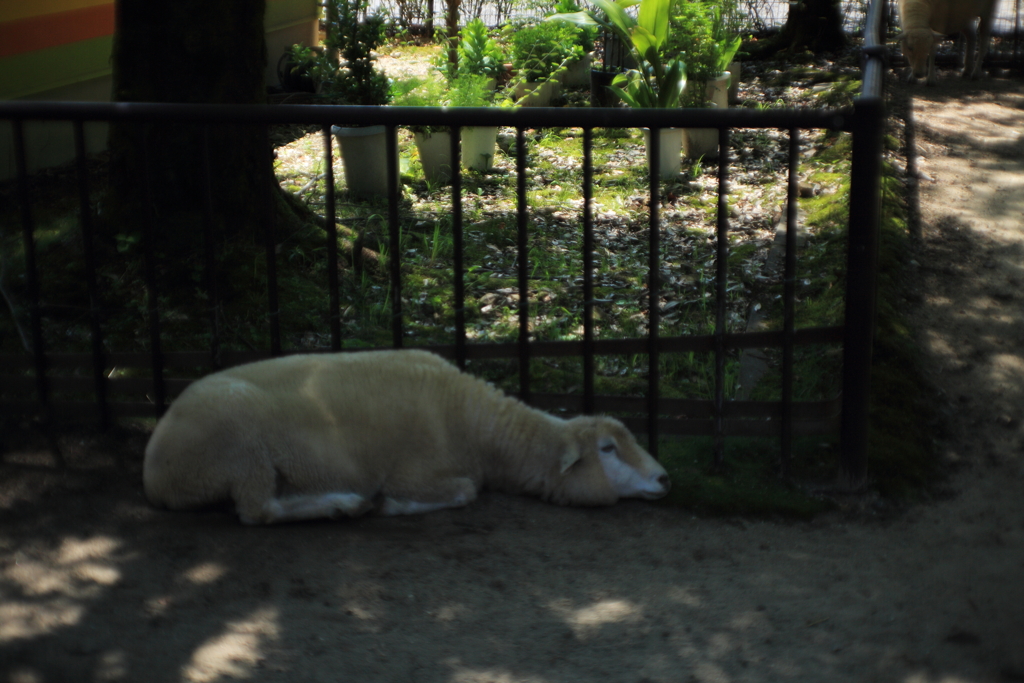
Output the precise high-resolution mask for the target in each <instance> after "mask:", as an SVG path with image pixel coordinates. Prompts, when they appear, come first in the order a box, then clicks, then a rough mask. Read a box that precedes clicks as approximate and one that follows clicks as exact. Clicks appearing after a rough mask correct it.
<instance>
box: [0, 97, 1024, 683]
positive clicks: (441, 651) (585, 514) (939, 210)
mask: <svg viewBox="0 0 1024 683" xmlns="http://www.w3.org/2000/svg"><path fill="white" fill-rule="evenodd" d="M914 93H915V96H916V101H915V105H914V110H915V123H916V125H915V127H914V130H915V132H916V139H917V146H918V148H919V150H920V154H921V156H920V158H919V159H918V160H917V163H916V170H915V165H914V164H912V165H911V167H910V168H911V171H910V172H911V174H915V173H916V175H917V176H918V178H914V177H911V178H909V179H908V182H910V183H911V185H912V186H915V187H916V189H917V190H918V191H919V195H920V202H921V219H922V220H921V242H920V248H919V253H918V254H916V256H915V261H916V263H917V268H918V270H919V271H920V278H919V281H920V289H919V291H918V292H916V293H913V294H912V295H911V296H910V298H909V299H908V302H907V306H908V311H909V312H910V315H911V318H912V321H913V323H914V324H915V326H916V327H917V329H919V331H920V334H921V338H922V342H923V348H924V350H925V353H927V354H928V356H929V368H930V370H931V373H932V378H933V380H934V382H935V385H936V387H937V392H936V400H937V401H939V404H940V409H941V411H942V413H943V415H944V417H945V419H944V422H945V424H944V426H943V428H942V429H941V430H940V431H939V432H937V435H936V438H937V439H938V440H939V448H940V452H941V453H942V455H943V457H946V458H948V459H950V460H952V461H954V462H956V463H958V464H959V466H958V467H957V469H956V471H955V473H954V475H953V477H952V479H951V481H950V483H949V486H948V488H949V491H948V495H946V496H943V497H942V498H941V499H940V500H937V501H935V502H932V503H929V504H922V505H918V506H914V507H912V508H910V509H908V510H903V511H901V512H899V513H895V514H894V513H891V512H888V513H885V514H876V512H874V511H873V509H872V507H871V506H870V505H867V504H861V505H857V504H853V505H851V506H850V507H851V509H852V510H854V511H852V512H850V511H848V512H844V513H835V514H833V515H830V516H828V517H825V518H821V519H818V520H816V521H814V522H810V523H791V522H779V521H771V520H751V519H705V518H695V517H693V516H692V515H691V514H689V513H687V512H685V511H680V510H675V509H668V508H665V507H659V506H657V505H651V504H645V503H639V502H630V503H623V504H620V505H618V506H615V507H613V508H609V509H601V510H586V509H567V508H557V507H553V506H548V505H545V504H543V503H540V502H537V501H534V500H529V499H521V498H514V497H508V496H502V495H490V494H489V495H485V496H484V497H483V498H482V499H481V500H480V501H478V502H476V503H474V504H473V505H472V506H470V507H469V508H467V509H465V510H459V511H445V512H439V513H434V514H429V515H424V516H420V517H410V518H400V519H383V518H367V519H359V520H355V521H345V522H338V523H310V524H295V525H288V526H283V527H278V528H248V527H243V526H240V525H239V524H238V523H237V521H236V520H235V518H234V517H233V516H231V515H228V514H225V513H219V512H207V513H196V514H190V513H170V512H161V511H157V510H154V509H151V508H150V507H149V506H147V504H146V502H145V500H144V499H143V497H142V494H141V486H140V469H141V464H140V459H139V458H140V453H141V452H142V449H143V446H144V444H145V439H146V434H145V433H142V432H133V433H127V434H126V433H119V434H111V435H105V436H94V435H74V436H62V437H59V438H58V439H57V443H58V445H59V446H60V449H61V451H62V452H63V455H64V457H65V459H66V461H67V467H66V469H64V470H62V471H59V470H57V469H55V468H54V459H53V456H52V453H51V452H50V449H49V448H48V447H47V446H46V442H45V440H44V439H42V438H37V439H35V440H27V441H25V440H21V439H14V438H13V437H11V438H9V440H8V441H7V443H6V452H5V453H4V455H3V458H4V459H3V463H2V464H0V683H8V682H15V681H16V682H18V683H28V682H37V681H47V682H49V681H79V680H82V681H87V680H102V681H227V680H257V681H320V680H324V681H326V680H330V681H342V680H343V681H348V680H353V681H443V682H451V683H469V682H481V683H482V682H485V681H489V682H490V681H493V682H498V683H512V682H536V683H556V682H563V681H566V682H567V681H624V682H628V683H641V682H653V681H707V682H712V681H873V680H878V681H900V682H904V683H932V682H934V683H939V682H944V683H945V682H950V683H951V682H953V681H970V682H981V681H1024V500H1022V495H1021V476H1022V474H1024V424H1022V422H1021V417H1022V416H1021V405H1022V404H1024V401H1022V399H1024V305H1022V304H1024V295H1022V294H1021V283H1022V282H1024V228H1022V216H1024V187H1022V185H1024V168H1022V165H1024V154H1022V151H1024V147H1022V138H1021V133H1020V131H1021V130H1024V87H1022V86H1021V84H1020V83H1010V82H1007V81H996V80H990V81H986V82H984V83H981V84H973V85H968V86H965V85H963V84H960V83H951V82H948V81H947V82H945V83H944V84H943V85H941V86H939V87H937V88H934V89H925V88H923V87H922V88H917V89H915V90H914ZM8 436H10V435H8ZM3 451H4V449H2V448H0V452H3ZM853 502H854V503H856V502H857V501H853Z"/></svg>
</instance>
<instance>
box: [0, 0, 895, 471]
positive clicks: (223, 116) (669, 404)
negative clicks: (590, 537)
mask: <svg viewBox="0 0 1024 683" xmlns="http://www.w3.org/2000/svg"><path fill="white" fill-rule="evenodd" d="M875 7H876V9H877V8H879V7H881V4H880V3H878V4H876V6H875ZM873 12H874V14H873V16H872V22H873V23H872V24H871V25H872V26H874V27H876V33H873V34H872V33H871V32H869V35H868V38H867V40H866V41H865V42H866V47H865V48H864V73H863V89H862V92H861V94H860V96H859V97H858V98H857V99H856V100H855V103H854V105H853V106H852V107H849V108H844V109H840V110H826V111H815V110H768V111H754V110H748V109H730V110H726V111H721V110H687V109H675V110H627V109H606V108H561V109H548V108H535V109H529V108H520V109H461V110H449V111H445V110H435V109H426V108H401V107H385V108H378V107H335V106H293V105H277V106H267V107H237V106H218V105H206V106H203V105H156V104H82V103H44V102H7V103H0V120H9V121H11V122H12V124H13V131H14V142H15V152H16V163H17V168H18V180H17V183H18V185H17V188H18V192H17V193H16V194H18V195H20V197H21V202H20V203H21V207H22V209H21V213H20V221H21V234H22V240H23V244H24V253H25V277H26V283H25V287H26V291H27V293H28V299H29V302H28V306H29V308H30V321H31V322H30V325H29V336H30V338H31V339H30V343H29V345H30V347H31V352H29V353H4V354H0V411H3V412H5V413H21V414H25V413H38V414H42V415H44V416H49V417H53V418H63V417H78V418H81V417H89V416H91V417H94V418H96V419H98V420H99V421H100V422H101V423H104V424H105V423H107V422H108V421H109V420H111V419H113V418H117V417H123V416H158V415H160V414H162V412H163V411H164V410H165V408H166V405H167V403H168V401H169V400H170V399H172V398H173V397H174V396H175V395H177V394H178V393H180V391H181V390H183V389H184V387H185V386H187V384H188V383H189V381H191V380H190V379H189V378H184V377H180V376H177V377H176V376H174V375H176V374H179V372H180V371H182V370H184V369H194V368H198V367H206V368H209V369H211V370H212V369H215V368H216V367H221V366H228V365H233V364H238V363H242V362H248V361H253V360H257V359H260V358H266V357H269V356H274V355H279V354H281V353H282V343H281V336H282V334H281V322H280V311H279V306H278V285H277V282H276V278H275V259H276V258H277V256H276V255H275V249H274V246H275V240H274V235H273V229H272V225H271V224H269V223H268V225H267V226H265V228H266V229H265V230H264V233H263V234H264V236H265V240H266V244H265V246H266V269H267V273H268V278H267V280H268V290H267V292H266V301H267V306H268V321H269V323H268V324H269V325H270V335H269V338H270V344H269V348H266V349H265V350H262V351H260V350H257V351H244V352H243V351H227V350H222V349H220V340H219V339H218V332H217V330H216V325H215V324H214V325H213V327H214V329H213V330H212V332H211V343H210V347H209V348H206V349H197V350H194V351H185V352H166V351H163V350H162V342H163V336H162V332H161V322H162V321H161V310H160V307H159V303H158V302H159V300H160V296H159V283H158V282H157V279H156V276H155V272H156V263H155V260H156V258H157V257H156V256H155V252H154V250H153V248H152V243H153V231H154V226H153V225H152V224H151V223H150V222H144V225H143V235H144V240H143V241H144V243H145V244H144V246H145V282H146V289H147V297H146V300H147V302H148V304H147V305H148V310H147V319H148V327H149V331H148V334H149V344H148V346H149V349H150V350H149V351H148V352H143V353H140V352H119V351H116V350H112V349H108V348H106V346H105V344H104V330H103V325H102V316H101V315H100V311H99V310H98V304H96V303H95V302H97V301H98V300H99V298H100V296H101V295H102V292H101V289H102V288H101V283H100V282H99V281H98V279H97V270H96V264H95V263H94V262H93V261H94V259H93V255H92V254H93V247H92V241H93V235H92V230H93V228H92V226H91V225H90V220H89V216H90V215H91V211H90V207H89V201H90V199H89V190H88V187H87V186H86V170H85V167H86V158H85V152H84V144H83V142H82V141H83V139H84V133H83V130H84V126H85V124H86V123H87V122H96V121H99V122H142V123H168V122H176V123H182V122H188V123H199V124H207V125H218V124H238V123H246V124H260V125H273V124H283V123H292V124H294V123H301V124H311V125H315V126H318V127H320V128H321V129H322V131H323V135H324V138H325V142H326V144H325V147H324V154H325V157H326V159H325V160H326V165H325V168H326V169H328V171H327V172H328V179H327V180H328V182H327V183H326V188H327V189H326V191H327V197H326V207H327V215H328V220H327V221H326V225H327V226H328V234H327V240H326V243H325V247H326V254H327V258H328V260H329V262H330V263H331V264H336V263H337V259H338V252H337V250H338V240H337V235H336V234H334V232H333V230H334V221H333V220H331V217H332V216H334V213H335V197H334V182H333V178H331V177H330V173H331V171H330V169H332V162H331V154H332V152H331V144H330V130H331V126H332V125H337V124H351V125H359V124H375V125H380V124H383V125H385V126H386V127H387V128H388V129H389V130H390V131H391V133H392V134H391V135H389V136H388V139H389V140H390V143H389V144H390V145H391V146H392V149H391V150H389V154H388V160H389V161H388V163H389V164H391V168H390V169H389V174H388V177H389V183H390V188H389V196H390V201H389V208H388V217H387V220H388V224H389V229H390V242H391V250H390V253H391V255H392V257H391V258H390V259H389V265H390V273H389V277H390V304H391V320H392V321H393V322H392V345H393V346H394V347H402V346H404V345H405V338H406V335H405V331H404V329H403V316H402V303H403V296H402V277H401V268H402V263H401V256H402V254H401V250H400V248H399V239H400V237H399V232H398V231H399V204H398V199H397V198H398V190H399V188H398V179H397V173H396V171H397V168H396V167H395V166H394V165H395V164H396V163H397V154H395V152H396V149H395V148H394V146H395V145H396V144H397V142H396V136H395V135H394V134H393V133H394V131H395V129H396V128H397V127H399V126H409V125H428V126H449V127H451V128H452V130H453V132H454V133H456V134H454V135H452V140H453V143H452V148H451V153H452V159H453V163H452V166H453V169H455V173H454V174H453V176H454V177H453V179H452V188H451V197H452V213H453V223H452V231H453V241H454V274H453V277H454V290H453V292H452V296H453V299H454V301H455V302H456V306H455V332H454V334H453V336H452V341H451V343H450V344H447V345H441V346H434V347H431V348H432V350H434V351H436V352H437V353H439V354H441V355H444V356H446V357H448V358H451V359H453V360H454V361H455V362H456V363H458V364H459V365H460V366H465V363H466V361H467V360H471V359H485V358H508V359H518V368H519V393H520V395H521V396H522V398H524V399H525V400H527V401H529V402H531V403H533V404H535V405H538V406H540V407H543V408H549V409H553V408H557V409H561V410H565V411H569V412H574V413H583V412H593V411H602V412H610V413H620V414H623V413H625V414H630V415H633V416H634V417H632V418H626V421H627V423H628V424H629V425H630V427H631V428H633V429H634V430H636V431H639V432H646V433H647V434H648V436H649V443H650V447H651V450H652V451H653V452H654V453H655V454H656V453H657V446H658V437H659V435H667V434H703V435H713V436H715V437H716V438H718V439H719V443H720V439H721V438H722V437H723V436H726V435H762V436H763V435H771V436H777V437H778V438H779V439H780V443H781V451H782V453H783V454H784V459H783V461H785V454H788V453H789V450H790V447H791V443H792V440H793V438H794V436H797V435H801V434H820V433H829V432H831V433H834V432H835V430H836V429H837V428H838V429H839V430H840V431H841V440H842V446H841V469H842V472H843V474H844V476H845V478H846V479H847V480H848V481H849V482H851V483H857V482H859V481H861V480H863V477H864V475H865V463H866V450H867V432H868V388H869V367H870V363H871V343H872V336H873V321H874V305H875V303H874V300H875V276H876V269H877V265H876V251H877V240H878V226H879V211H880V187H879V186H880V164H881V145H882V128H883V120H884V107H883V101H882V95H881V85H882V83H881V82H882V72H883V64H882V56H883V51H884V46H882V45H881V44H880V43H879V41H878V40H877V39H876V38H875V37H874V36H876V35H877V26H878V21H879V15H878V12H877V11H874V10H873ZM30 121H68V122H71V125H73V127H74V130H75V135H76V139H77V141H78V178H79V185H78V189H79V195H80V198H81V211H80V226H79V228H80V232H81V242H82V245H83V249H84V258H85V270H86V282H85V283H83V286H84V287H87V288H88V291H89V294H90V300H91V301H92V302H94V303H93V306H94V310H92V311H91V318H90V319H91V327H90V338H91V345H92V346H91V348H92V352H91V353H77V354H76V353H55V352H52V351H50V350H48V344H47V340H45V339H44V338H43V331H42V330H43V328H42V325H41V302H40V293H39V292H40V282H41V279H42V278H45V277H46V274H45V273H41V272H39V270H38V267H37V264H36V260H35V256H34V255H35V253H36V245H35V241H36V239H37V236H36V234H35V228H34V225H33V216H32V212H31V210H30V206H29V202H28V182H29V178H28V175H27V170H26V169H27V165H26V159H25V148H24V137H23V132H24V131H23V128H24V124H25V122H30ZM471 125H472V126H508V127H512V128H514V129H515V130H516V158H517V170H518V188H517V189H518V208H517V221H518V235H519V238H518V240H519V241H518V285H519V287H518V291H519V292H520V293H523V295H522V296H520V300H519V318H518V319H519V334H518V340H517V341H516V342H512V343H475V342H473V341H471V340H470V339H468V338H467V333H466V321H465V315H464V310H463V307H462V304H463V302H464V301H465V279H464V278H465V271H466V268H465V264H464V263H463V253H462V251H463V247H462V239H463V209H462V181H461V175H460V173H459V171H458V169H459V163H458V159H459V147H458V140H459V136H458V134H457V132H458V129H459V128H460V127H463V126H471ZM641 126H645V127H650V128H651V129H652V131H656V130H658V129H661V128H666V127H682V128H698V127H699V128H716V129H717V130H718V131H719V143H720V149H721V155H722V156H721V159H720V163H719V173H718V212H717V228H716V230H717V234H716V239H717V244H718V250H717V254H718V256H717V264H716V269H717V277H716V282H715V286H716V287H717V294H718V295H717V297H716V306H717V310H716V320H717V325H716V327H715V330H716V331H715V332H714V333H713V334H708V335H702V336H684V337H667V336H662V334H661V332H660V327H661V326H660V321H659V306H658V305H657V304H656V302H658V301H659V277H658V276H657V274H658V273H659V272H660V270H661V268H662V264H661V263H660V261H659V258H660V257H659V254H660V249H659V237H660V229H659V226H660V216H659V213H660V210H661V205H662V198H661V197H660V184H659V178H658V172H659V171H658V168H657V164H651V171H650V178H649V192H650V195H649V203H648V205H649V218H648V220H649V230H648V236H649V237H648V238H649V245H648V253H649V263H648V272H649V277H648V278H647V282H648V283H649V284H648V288H649V291H648V293H647V294H648V297H647V301H648V302H651V303H650V305H649V320H648V323H649V324H648V332H647V334H646V336H644V337H642V338H631V339H597V338H596V337H595V332H594V315H593V312H594V277H593V276H594V263H593V251H594V237H593V235H594V233H593V225H594V218H593V215H592V210H591V199H592V196H593V183H594V169H593V162H592V155H591V150H592V144H593V131H594V130H595V129H600V128H606V127H617V128H621V127H641ZM544 127H575V128H582V129H583V131H584V136H583V150H584V152H583V160H582V165H583V178H584V180H583V196H584V202H583V207H584V208H583V216H582V234H583V247H582V249H583V254H582V258H583V264H584V267H583V273H582V274H581V275H582V278H583V301H584V311H583V321H584V324H583V334H582V339H580V340H578V341H536V340H531V338H530V333H529V313H528V310H529V303H530V302H529V296H528V294H527V293H528V292H529V291H530V286H529V271H528V251H527V227H528V219H529V207H528V205H527V201H526V191H525V184H524V178H525V176H526V173H525V171H526V169H525V163H526V162H525V157H526V155H525V149H526V147H525V140H524V134H525V131H526V130H527V129H532V128H544ZM745 128H770V129H783V130H788V131H789V141H790V142H789V159H790V163H789V180H788V197H789V202H788V206H789V207H790V208H789V212H788V215H787V217H786V221H787V231H786V235H787V238H786V244H785V246H786V259H785V274H784V279H785V283H786V284H785V291H784V309H785V315H784V324H783V328H782V329H781V330H778V331H762V332H744V333H729V332H727V329H726V325H725V301H726V295H725V291H726V287H727V284H728V283H727V274H728V270H727V264H728V258H729V254H728V236H729V217H728V211H727V205H726V196H727V183H728V179H729V178H728V175H729V166H730V165H729V156H728V155H729V149H730V131H731V130H733V129H745ZM815 129H819V130H820V129H829V130H838V131H846V132H849V133H850V134H851V135H852V145H853V147H852V171H851V173H852V177H851V198H850V203H849V204H850V215H849V238H848V245H849V246H848V248H849V253H848V272H847V291H846V307H845V324H844V325H842V326H835V327H824V328H797V327H796V326H795V323H794V300H795V294H794V286H793V285H794V278H795V262H796V244H795V240H796V233H797V230H796V222H797V213H796V208H795V207H796V205H797V202H796V199H797V192H798V189H797V188H798V183H797V158H798V149H799V147H798V145H799V139H800V131H802V130H815ZM651 140H652V142H651V146H652V149H651V150H650V154H651V157H652V158H654V159H657V158H658V150H657V146H658V144H659V142H658V140H659V136H658V135H652V136H651ZM267 175H268V179H267V182H268V184H269V183H271V182H277V181H276V179H275V178H274V177H273V174H270V173H268V174H267ZM268 191H269V187H268ZM13 227H14V226H4V230H5V232H7V231H8V230H10V229H12V228H13ZM197 258H198V259H200V260H201V259H202V258H203V255H202V254H197ZM207 263H210V261H209V260H207ZM328 274H329V281H328V282H327V283H325V285H326V286H327V287H328V288H329V290H330V306H331V313H330V320H331V325H330V328H331V329H330V350H333V351H338V350H340V349H342V347H343V339H342V332H341V327H340V325H339V324H338V320H339V299H338V281H337V268H336V266H334V265H332V267H330V268H328ZM208 295H209V296H216V293H215V292H208ZM825 343H827V344H837V343H841V344H842V348H843V372H842V392H841V400H839V399H840V397H835V399H834V400H831V401H822V402H798V401H794V399H793V350H794V348H795V347H797V346H800V345H806V344H825ZM750 348H776V349H781V351H782V387H783V389H782V400H781V401H773V402H766V401H733V400H727V397H726V392H725V386H724V385H725V381H724V376H723V375H724V371H723V368H724V362H725V357H726V354H727V353H729V352H735V351H736V350H742V349H750ZM683 352H701V353H709V354H713V355H714V357H715V359H716V361H715V367H716V372H715V378H716V380H715V390H714V398H713V399H711V400H690V399H674V398H665V397H663V396H662V390H661V388H660V378H659V362H658V359H659V357H660V356H663V355H665V354H674V353H683ZM623 353H628V354H642V355H646V356H647V357H648V359H649V363H648V367H649V381H648V390H647V392H646V396H643V397H623V396H602V395H598V394H596V392H595V390H594V359H595V358H596V357H599V356H602V355H610V354H623ZM556 356H561V357H566V356H575V357H581V358H582V359H583V378H584V382H583V384H584V386H583V391H582V394H573V395H568V394H565V395H552V394H540V393H537V392H534V391H532V390H531V373H530V362H529V361H530V359H533V358H546V357H556ZM115 365H116V366H118V367H129V368H136V369H140V368H141V369H146V368H148V369H149V370H150V372H149V375H150V376H148V377H124V378H115V377H110V376H109V372H110V368H111V367H113V366H115ZM83 367H87V368H89V371H88V372H87V373H85V374H84V375H83V374H81V368H83ZM62 368H65V369H68V368H76V369H78V372H79V374H76V375H73V376H67V375H65V376H60V373H61V369H62ZM174 371H178V372H174ZM56 390H59V391H60V392H65V393H66V392H83V393H84V392H88V393H89V394H91V395H92V396H93V399H92V400H91V401H87V402H86V401H81V400H79V401H71V400H64V399H62V398H55V396H56V395H57V394H56V393H55V391H56ZM133 391H135V392H137V391H143V392H145V393H146V395H147V396H148V397H149V399H150V401H148V402H146V401H138V402H126V401H116V400H112V399H111V398H110V397H111V396H115V395H125V394H128V393H131V392H133ZM838 406H841V407H838ZM636 415H642V416H644V417H635V416H636ZM716 457H719V458H720V457H721V449H720V448H719V449H718V455H717V456H716Z"/></svg>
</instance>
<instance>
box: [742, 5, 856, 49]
mask: <svg viewBox="0 0 1024 683" xmlns="http://www.w3.org/2000/svg"><path fill="white" fill-rule="evenodd" d="M846 44H847V40H846V35H845V34H844V33H843V15H842V11H841V8H840V3H839V0H800V1H799V2H795V3H790V5H789V16H788V18H787V19H786V25H785V26H783V27H782V30H781V31H780V32H779V33H778V35H776V36H775V37H774V38H772V39H770V40H767V41H764V42H763V43H762V46H758V47H757V48H755V49H752V50H748V52H750V53H751V55H752V56H753V57H755V58H763V57H769V56H771V54H773V53H776V52H788V53H790V54H793V53H797V52H804V51H806V50H810V51H811V52H813V53H814V54H822V53H828V52H835V51H836V50H839V49H841V48H843V47H845V46H846Z"/></svg>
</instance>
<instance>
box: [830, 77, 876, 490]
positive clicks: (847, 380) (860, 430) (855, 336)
mask: <svg viewBox="0 0 1024 683" xmlns="http://www.w3.org/2000/svg"><path fill="white" fill-rule="evenodd" d="M853 116H854V121H853V151H852V162H851V165H852V167H851V171H850V226H849V245H848V254H847V259H848V261H847V273H846V278H847V279H846V321H845V327H844V332H843V408H842V447H841V450H840V455H839V461H840V478H841V483H842V485H843V486H845V487H847V488H850V489H855V488H858V487H860V486H861V485H863V483H864V481H865V479H866V477H867V457H868V440H869V417H870V416H869V408H870V405H869V404H870V392H871V350H872V348H871V347H872V344H873V342H874V334H875V298H876V290H877V283H876V280H877V273H878V230H879V223H880V213H879V212H880V207H881V204H880V188H879V180H880V176H881V165H882V127H883V125H884V122H885V108H884V104H883V102H882V98H881V97H879V96H873V97H872V96H869V97H861V98H859V99H857V100H856V101H855V102H854V115H853Z"/></svg>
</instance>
